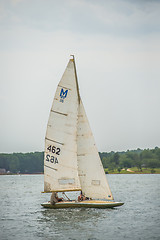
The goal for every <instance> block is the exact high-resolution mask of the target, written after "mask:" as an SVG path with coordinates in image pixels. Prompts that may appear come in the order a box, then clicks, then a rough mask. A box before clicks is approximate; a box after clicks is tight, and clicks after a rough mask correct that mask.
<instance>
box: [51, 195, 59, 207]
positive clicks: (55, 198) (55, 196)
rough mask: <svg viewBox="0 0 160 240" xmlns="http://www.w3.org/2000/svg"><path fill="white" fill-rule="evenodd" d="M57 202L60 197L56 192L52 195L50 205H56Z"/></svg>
mask: <svg viewBox="0 0 160 240" xmlns="http://www.w3.org/2000/svg"><path fill="white" fill-rule="evenodd" d="M57 202H58V195H57V193H56V192H53V193H52V195H51V199H50V203H51V204H52V205H54V204H55V203H57Z"/></svg>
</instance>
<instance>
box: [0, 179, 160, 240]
mask: <svg viewBox="0 0 160 240" xmlns="http://www.w3.org/2000/svg"><path fill="white" fill-rule="evenodd" d="M107 178H108V180H109V184H110V186H111V190H112V192H113V195H114V197H115V199H116V200H117V201H124V202H125V205H123V206H122V207H119V208H116V209H92V208H88V209H85V208H77V209H76V208H71V209H45V208H43V207H42V206H41V205H40V204H41V203H42V202H46V201H48V200H49V199H50V194H41V191H42V190H43V176H42V175H39V176H37V175H36V176H34V175H32V176H29V175H28V176H0V239H1V240H6V239H7V240H14V239H16V240H21V239H25V240H26V239H28V240H31V239H33V240H34V239H35V240H37V239H42V240H43V239H44V240H51V239H52V240H53V239H58V240H63V239H65V240H68V239H72V240H73V239H76V240H79V239H84V240H89V239H90V240H93V239H94V240H95V239H100V240H101V239H102V240H103V239H113V240H114V239H120V240H122V239H127V240H128V239H131V240H134V239H145V240H146V239H148V240H150V239H157V240H158V239H159V236H160V230H159V229H160V228H159V222H160V215H159V210H160V204H159V195H160V187H159V180H160V175H107Z"/></svg>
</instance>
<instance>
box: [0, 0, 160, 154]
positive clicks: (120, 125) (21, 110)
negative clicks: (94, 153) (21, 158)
mask: <svg viewBox="0 0 160 240" xmlns="http://www.w3.org/2000/svg"><path fill="white" fill-rule="evenodd" d="M70 54H75V57H76V65H77V72H78V80H79V85H80V93H81V97H82V100H83V103H84V106H85V109H86V113H87V116H88V119H89V122H90V125H91V128H92V131H93V134H94V137H95V140H96V143H97V147H98V150H99V151H122V150H127V149H137V148H142V149H144V148H154V147H156V146H158V147H160V1H158V0H157V1H156V0H155V1H154V0H150V1H149V0H144V1H143V0H134V1H132V0H108V1H107V0H98V1H97V0H59V1H57V0H0V114H1V115H0V152H31V151H43V150H44V138H45V132H46V126H47V121H48V116H49V111H50V108H51V104H52V100H53V97H54V94H55V90H56V87H57V84H58V82H59V80H60V78H61V76H62V74H63V72H64V70H65V67H66V65H67V63H68V61H69V58H70Z"/></svg>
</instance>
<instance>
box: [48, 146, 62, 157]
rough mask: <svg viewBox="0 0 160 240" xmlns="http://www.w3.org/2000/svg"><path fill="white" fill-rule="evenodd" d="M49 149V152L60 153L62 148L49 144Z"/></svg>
mask: <svg viewBox="0 0 160 240" xmlns="http://www.w3.org/2000/svg"><path fill="white" fill-rule="evenodd" d="M47 150H48V151H49V152H52V153H55V154H57V155H60V151H61V149H60V148H56V147H55V146H51V145H49V146H48V147H47Z"/></svg>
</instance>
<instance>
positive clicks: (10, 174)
mask: <svg viewBox="0 0 160 240" xmlns="http://www.w3.org/2000/svg"><path fill="white" fill-rule="evenodd" d="M105 174H106V175H110V174H111V175H112V174H118V175H122V174H123V175H126V174H128V175H131V174H134V175H135V174H145V175H146V174H160V173H159V172H158V173H157V172H155V173H151V172H150V173H145V172H127V173H118V172H110V173H106V172H105ZM7 175H8V176H21V175H25V176H27V175H44V173H22V174H16V173H5V174H0V176H7Z"/></svg>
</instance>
